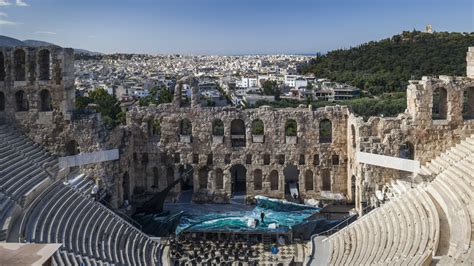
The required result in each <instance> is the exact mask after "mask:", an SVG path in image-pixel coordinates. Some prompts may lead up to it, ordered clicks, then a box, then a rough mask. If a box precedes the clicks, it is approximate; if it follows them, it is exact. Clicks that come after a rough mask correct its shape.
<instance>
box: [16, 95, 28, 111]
mask: <svg viewBox="0 0 474 266" xmlns="http://www.w3.org/2000/svg"><path fill="white" fill-rule="evenodd" d="M15 100H16V111H17V112H25V111H28V110H29V108H30V105H29V103H28V98H27V97H26V93H25V92H24V91H17V92H16V93H15Z"/></svg>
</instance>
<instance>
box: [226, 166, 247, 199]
mask: <svg viewBox="0 0 474 266" xmlns="http://www.w3.org/2000/svg"><path fill="white" fill-rule="evenodd" d="M230 174H231V178H232V194H241V195H242V194H244V195H245V194H246V192H247V169H246V168H245V167H244V166H243V165H241V164H236V165H233V166H232V167H231V168H230Z"/></svg>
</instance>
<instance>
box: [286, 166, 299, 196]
mask: <svg viewBox="0 0 474 266" xmlns="http://www.w3.org/2000/svg"><path fill="white" fill-rule="evenodd" d="M283 176H284V177H285V194H286V195H290V196H293V195H291V193H290V188H291V187H292V186H295V187H296V189H297V190H298V191H299V176H300V170H298V167H296V166H294V165H292V164H289V165H287V166H286V167H285V168H284V169H283Z"/></svg>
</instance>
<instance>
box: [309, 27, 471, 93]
mask: <svg viewBox="0 0 474 266" xmlns="http://www.w3.org/2000/svg"><path fill="white" fill-rule="evenodd" d="M469 46H474V33H448V32H435V33H433V34H429V33H423V32H419V31H405V32H403V33H402V34H399V35H395V36H393V37H392V38H389V39H384V40H381V41H377V42H375V41H372V42H369V43H365V44H362V45H360V46H358V47H353V48H350V49H341V50H335V51H331V52H329V53H327V54H325V55H322V56H320V57H318V58H317V59H315V60H312V61H311V62H310V63H309V64H307V65H304V66H302V68H301V72H302V73H314V74H315V75H316V77H321V78H329V79H332V80H335V81H339V82H347V83H349V84H352V85H354V86H357V87H359V88H361V89H364V90H367V91H369V92H370V93H372V94H381V93H384V92H394V91H404V90H405V88H406V85H407V84H408V80H409V79H419V78H421V77H422V76H429V75H458V76H463V75H465V71H466V52H467V48H468V47H469Z"/></svg>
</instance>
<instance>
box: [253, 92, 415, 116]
mask: <svg viewBox="0 0 474 266" xmlns="http://www.w3.org/2000/svg"><path fill="white" fill-rule="evenodd" d="M300 104H311V105H312V106H313V107H315V108H319V107H324V106H331V105H336V104H337V105H347V106H350V107H351V108H352V110H353V111H354V113H356V114H358V115H360V116H363V117H369V116H380V115H382V116H397V115H398V114H399V113H403V112H404V111H405V109H406V94H405V92H396V93H385V94H382V95H380V96H378V97H374V98H368V97H365V98H356V99H351V100H344V101H334V102H328V101H299V100H293V99H282V100H281V101H276V102H269V101H257V102H256V104H255V105H254V106H252V107H260V106H262V105H270V106H273V107H275V108H286V107H298V105H300Z"/></svg>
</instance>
